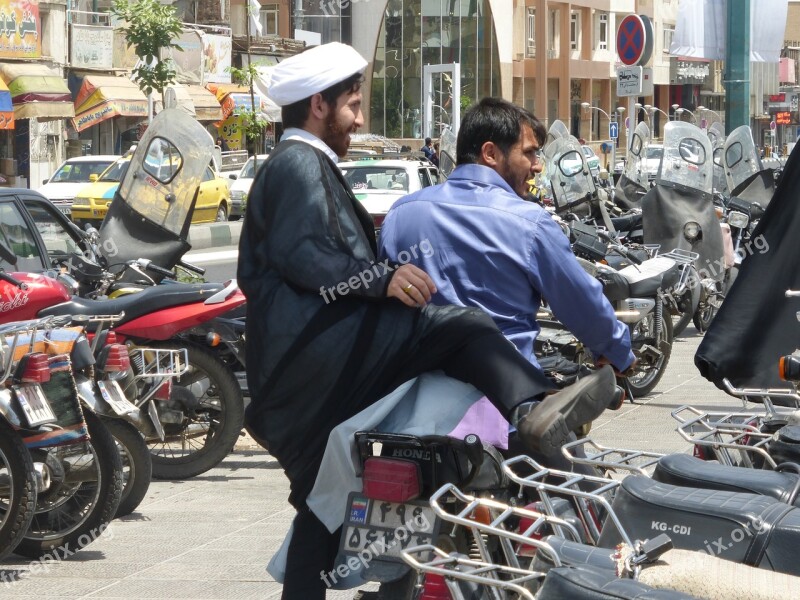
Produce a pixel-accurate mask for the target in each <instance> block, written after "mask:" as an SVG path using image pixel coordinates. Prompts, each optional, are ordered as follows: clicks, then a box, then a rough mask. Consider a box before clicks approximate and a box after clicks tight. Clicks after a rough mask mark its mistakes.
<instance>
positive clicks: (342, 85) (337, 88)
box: [281, 73, 364, 129]
mask: <svg viewBox="0 0 800 600" xmlns="http://www.w3.org/2000/svg"><path fill="white" fill-rule="evenodd" d="M362 83H364V75H362V74H361V73H354V74H352V75H350V77H348V78H347V79H345V80H343V81H340V82H339V83H335V84H333V85H332V86H331V87H329V88H328V89H325V90H322V91H321V92H320V93H321V94H322V99H323V100H324V101H325V103H326V104H327V105H328V106H330V107H335V106H336V101H337V100H338V99H339V96H341V95H342V94H344V93H345V92H347V93H350V94H352V93H355V92H357V91H358V90H359V89H361V84H362ZM310 111H311V96H309V97H308V98H303V99H302V100H298V101H297V102H294V103H292V104H287V105H286V106H284V107H282V108H281V120H282V121H283V128H284V129H288V128H289V127H302V126H303V125H305V124H306V120H307V119H308V115H309V112H310Z"/></svg>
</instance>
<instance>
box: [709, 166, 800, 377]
mask: <svg viewBox="0 0 800 600" xmlns="http://www.w3.org/2000/svg"><path fill="white" fill-rule="evenodd" d="M798 190H800V153H798V152H792V154H791V156H790V157H789V161H788V162H787V163H786V169H785V171H784V174H783V179H782V180H781V184H780V185H779V186H778V188H777V190H776V192H775V195H774V196H773V198H772V200H771V201H770V203H769V208H768V209H767V211H766V212H765V213H764V216H763V217H762V218H761V221H760V222H759V224H758V226H757V227H756V229H755V230H754V231H753V235H752V238H751V246H750V249H749V250H747V249H745V250H746V252H745V257H744V262H743V263H742V266H741V269H740V271H739V276H738V277H737V278H736V281H735V282H734V284H733V286H731V289H730V291H729V292H728V295H727V297H726V298H725V302H723V304H722V306H721V308H720V310H719V312H718V313H717V316H716V317H715V318H714V321H713V322H712V323H711V327H710V328H709V330H708V331H707V332H706V335H705V338H704V339H703V342H702V343H701V344H700V347H699V348H698V349H697V354H696V355H695V359H694V362H695V364H696V365H697V368H698V369H700V373H701V374H702V375H703V376H704V377H705V378H706V379H709V380H710V381H712V382H714V384H716V385H717V387H722V380H723V379H724V378H728V379H730V380H731V382H732V383H733V384H734V385H735V386H737V387H757V388H766V387H783V388H786V387H788V386H787V384H786V383H785V382H782V381H781V380H780V378H779V377H778V359H779V358H780V357H781V356H782V355H784V354H790V353H792V352H794V351H795V350H796V349H797V347H798V345H800V323H798V322H797V317H796V313H797V311H798V310H800V300H798V299H794V298H786V297H785V296H784V292H785V291H786V290H788V289H800V269H798V268H797V255H798V251H800V250H799V249H798V242H799V241H800V238H798V236H797V232H798V231H800V210H798V200H799V199H800V191H798Z"/></svg>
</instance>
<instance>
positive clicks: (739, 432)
mask: <svg viewBox="0 0 800 600" xmlns="http://www.w3.org/2000/svg"><path fill="white" fill-rule="evenodd" d="M687 413H688V414H687ZM671 414H672V418H673V419H675V420H676V421H678V423H680V425H678V433H679V434H680V436H681V437H682V438H683V439H685V440H686V441H687V442H689V443H690V444H693V445H696V446H702V447H704V448H709V449H710V450H711V451H712V452H713V453H714V456H715V458H716V459H717V460H718V461H719V462H720V463H721V464H723V465H728V466H744V467H747V468H750V469H752V468H754V463H753V457H755V456H759V457H761V459H762V460H764V462H765V463H766V464H768V465H769V466H770V468H772V469H774V468H775V467H776V466H777V465H776V463H775V461H774V460H773V459H772V456H770V454H769V452H768V451H767V450H766V448H765V446H766V445H767V444H768V443H769V441H770V440H772V438H773V436H772V434H771V433H763V432H762V431H760V430H759V429H758V427H756V426H754V425H752V424H751V423H750V422H752V421H753V420H754V419H755V420H757V421H759V422H760V421H761V420H762V419H763V418H764V417H763V415H759V414H756V413H725V412H717V413H715V412H704V411H702V410H699V409H697V408H694V407H692V406H688V405H684V406H681V407H680V408H677V409H676V410H674V411H673V412H672V413H671ZM737 455H738V458H739V460H736V456H737Z"/></svg>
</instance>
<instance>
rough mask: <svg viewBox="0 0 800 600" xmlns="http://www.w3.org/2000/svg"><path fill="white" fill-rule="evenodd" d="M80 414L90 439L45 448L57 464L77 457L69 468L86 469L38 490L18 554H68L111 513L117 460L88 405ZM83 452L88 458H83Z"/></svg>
mask: <svg viewBox="0 0 800 600" xmlns="http://www.w3.org/2000/svg"><path fill="white" fill-rule="evenodd" d="M84 418H85V419H86V426H87V428H88V430H89V436H90V438H91V441H89V442H84V443H81V444H73V445H69V446H60V447H57V448H52V449H50V452H51V453H52V454H54V455H55V457H56V459H57V460H59V462H62V464H63V462H64V461H68V460H69V459H70V458H77V459H78V461H79V462H72V463H70V464H71V468H70V469H69V471H72V470H73V469H75V468H76V467H80V468H86V469H89V470H90V472H91V473H90V474H87V475H86V477H84V478H82V481H80V482H74V483H66V482H63V480H62V481H61V482H54V487H53V488H52V489H51V490H48V491H47V492H45V493H43V494H40V496H39V498H38V499H37V502H36V510H35V514H34V516H33V521H31V525H30V527H29V528H28V531H27V532H26V533H25V537H24V538H23V539H22V541H21V542H20V543H19V545H18V546H17V548H16V550H15V552H16V553H17V554H20V555H21V556H27V557H28V558H33V559H37V558H40V557H42V556H45V555H49V556H51V557H53V558H56V559H57V560H58V559H61V558H64V557H65V556H70V555H71V553H73V552H75V551H77V550H80V549H82V548H84V547H86V546H87V545H88V544H90V543H91V542H93V541H94V540H95V539H97V537H99V536H100V534H102V533H103V531H105V529H106V527H108V524H109V523H110V522H111V520H112V519H113V518H114V513H115V512H116V510H117V506H118V505H119V500H120V497H121V495H122V461H120V458H119V452H118V451H117V446H116V444H115V443H114V438H113V437H112V435H111V433H110V432H109V431H108V429H106V427H105V426H104V425H103V422H102V421H101V420H100V417H98V416H97V415H95V414H93V413H91V412H90V411H88V410H87V411H84ZM87 455H88V456H89V457H91V458H90V459H89V461H88V462H83V461H85V460H86V459H85V457H86V456H87ZM62 553H63V554H62ZM56 555H57V556H56Z"/></svg>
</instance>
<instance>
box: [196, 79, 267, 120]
mask: <svg viewBox="0 0 800 600" xmlns="http://www.w3.org/2000/svg"><path fill="white" fill-rule="evenodd" d="M206 87H207V88H208V89H209V90H210V91H211V92H213V93H214V94H215V95H216V97H217V101H219V103H220V105H221V106H222V120H223V121H224V120H225V119H227V118H228V117H230V116H231V115H232V114H233V113H234V111H235V110H236V109H237V108H238V109H243V110H253V103H252V101H251V100H250V89H249V88H247V87H244V86H241V85H232V84H229V83H209V84H208V85H206ZM253 99H254V100H255V104H256V110H258V111H260V112H262V113H264V115H266V116H267V118H269V119H270V121H274V120H276V119H273V118H270V113H269V104H270V101H269V100H268V99H267V97H266V96H264V95H263V94H261V93H259V91H258V88H257V87H254V89H253ZM278 120H280V119H278Z"/></svg>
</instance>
